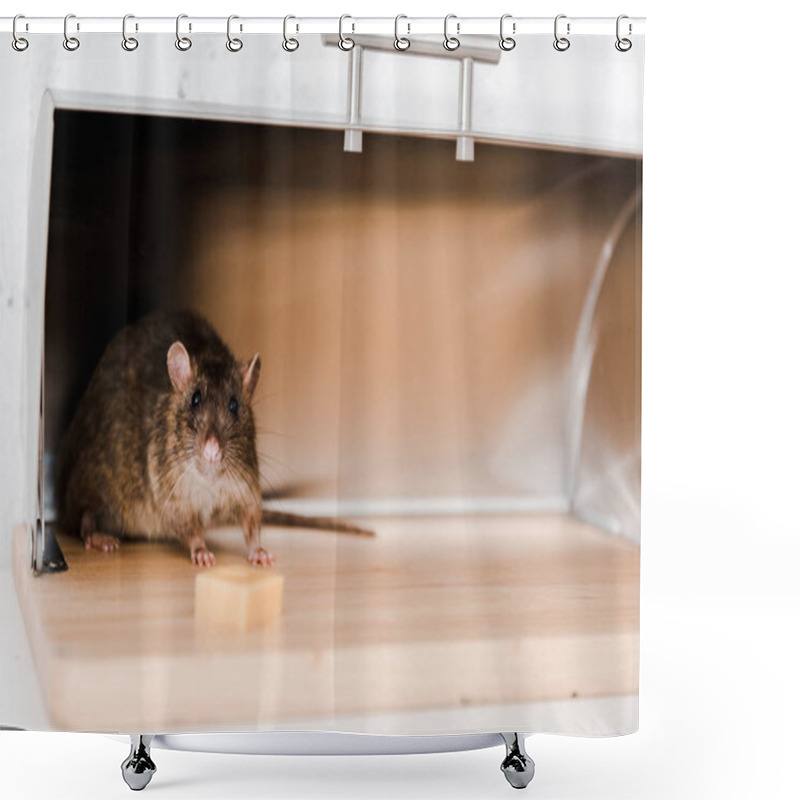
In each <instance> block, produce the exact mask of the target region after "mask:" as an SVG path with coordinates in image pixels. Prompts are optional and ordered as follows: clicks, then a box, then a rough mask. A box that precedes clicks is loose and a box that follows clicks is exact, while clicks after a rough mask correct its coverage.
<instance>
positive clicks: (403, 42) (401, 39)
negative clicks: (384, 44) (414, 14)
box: [394, 14, 411, 52]
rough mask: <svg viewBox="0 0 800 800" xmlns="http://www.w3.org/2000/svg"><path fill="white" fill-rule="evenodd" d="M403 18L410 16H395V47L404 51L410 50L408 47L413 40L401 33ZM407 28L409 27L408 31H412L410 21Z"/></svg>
mask: <svg viewBox="0 0 800 800" xmlns="http://www.w3.org/2000/svg"><path fill="white" fill-rule="evenodd" d="M401 19H408V17H407V16H406V15H405V14H398V15H397V16H396V17H395V18H394V49H395V50H400V51H401V52H402V51H403V50H408V48H409V47H411V41H410V40H409V39H407V38H406V37H405V36H401V35H400V20H401ZM406 28H407V29H408V32H409V33H411V26H410V25H409V24H408V23H406Z"/></svg>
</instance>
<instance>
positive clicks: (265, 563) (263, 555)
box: [247, 547, 275, 567]
mask: <svg viewBox="0 0 800 800" xmlns="http://www.w3.org/2000/svg"><path fill="white" fill-rule="evenodd" d="M247 560H248V561H249V562H250V563H251V564H252V565H253V566H254V567H271V566H272V565H273V564H274V563H275V556H273V555H272V553H270V552H269V550H265V549H264V548H263V547H257V548H255V549H254V550H251V551H250V553H249V554H248V556H247Z"/></svg>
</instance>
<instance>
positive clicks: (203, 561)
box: [192, 547, 216, 567]
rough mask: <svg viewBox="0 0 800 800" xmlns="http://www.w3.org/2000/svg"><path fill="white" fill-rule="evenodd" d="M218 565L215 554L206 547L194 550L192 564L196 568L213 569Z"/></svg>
mask: <svg viewBox="0 0 800 800" xmlns="http://www.w3.org/2000/svg"><path fill="white" fill-rule="evenodd" d="M215 563H216V559H215V558H214V554H213V553H212V552H211V551H210V550H208V549H207V548H205V547H199V548H198V549H197V550H192V564H194V565H195V566H196V567H213V566H214V564H215Z"/></svg>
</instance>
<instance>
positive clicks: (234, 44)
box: [225, 14, 243, 53]
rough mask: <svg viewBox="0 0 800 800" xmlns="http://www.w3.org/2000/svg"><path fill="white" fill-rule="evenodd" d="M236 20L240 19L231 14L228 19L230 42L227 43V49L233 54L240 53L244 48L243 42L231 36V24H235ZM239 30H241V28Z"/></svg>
mask: <svg viewBox="0 0 800 800" xmlns="http://www.w3.org/2000/svg"><path fill="white" fill-rule="evenodd" d="M235 19H239V17H237V16H236V14H231V15H230V16H229V17H228V41H227V42H225V47H227V48H228V50H230V51H231V53H238V52H239V51H240V50H241V49H242V47H243V44H242V40H241V39H237V38H236V37H234V36H232V35H231V22H233V21H234V20H235ZM239 30H241V27H240V28H239Z"/></svg>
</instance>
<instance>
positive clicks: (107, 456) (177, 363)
mask: <svg viewBox="0 0 800 800" xmlns="http://www.w3.org/2000/svg"><path fill="white" fill-rule="evenodd" d="M260 370H261V358H260V356H259V354H258V353H256V354H254V355H253V356H251V357H250V358H249V359H246V360H243V361H238V360H237V359H236V358H235V357H234V355H233V354H232V352H231V350H230V349H229V348H228V346H227V345H226V344H225V343H224V342H223V341H222V339H221V338H220V336H219V334H218V333H217V332H216V330H215V329H214V328H213V327H212V325H211V323H209V322H208V320H207V319H205V318H204V317H203V316H202V315H200V314H198V313H196V312H194V311H169V312H168V311H161V312H155V313H153V314H150V315H148V316H145V317H142V318H141V319H139V320H137V321H136V322H134V323H132V324H130V325H128V326H126V327H124V328H122V329H121V330H120V331H118V332H117V333H116V334H115V335H114V337H113V338H112V339H111V341H110V342H109V344H108V345H107V347H106V349H105V351H104V352H103V355H102V356H101V358H100V360H99V362H98V363H97V366H96V367H95V369H94V372H93V373H92V376H91V378H90V380H89V383H88V385H87V388H86V390H85V392H84V394H83V396H82V397H81V399H80V402H79V403H78V407H77V409H76V411H75V414H74V416H73V417H72V420H71V422H70V424H69V426H68V428H67V431H66V433H65V434H64V437H63V438H62V441H61V444H60V447H59V452H58V458H57V468H56V496H57V508H58V520H59V525H60V527H61V528H62V530H64V531H65V532H66V533H68V534H73V535H77V536H80V538H81V539H82V540H83V543H84V545H85V546H86V548H87V549H90V550H99V551H102V552H113V551H116V550H117V549H118V548H119V547H120V540H121V539H124V538H140V539H141V538H146V539H162V540H163V539H174V540H178V541H179V542H182V543H183V544H184V545H185V546H186V548H187V549H188V551H189V555H190V557H191V561H192V563H193V564H194V565H195V566H198V567H211V566H213V565H214V564H215V557H214V554H213V553H212V552H211V551H210V550H209V548H208V546H207V545H206V542H205V537H204V534H205V532H206V531H207V530H208V528H209V527H210V526H211V525H215V524H225V523H234V524H238V525H241V527H242V532H243V534H244V540H245V544H246V547H247V559H248V560H249V562H250V563H251V564H252V565H254V566H256V567H268V566H271V565H272V564H274V563H275V557H274V556H273V555H272V553H270V552H269V550H267V549H266V548H264V547H262V546H261V525H262V523H265V524H270V523H272V524H278V525H292V526H302V527H310V528H323V529H329V530H332V531H336V532H342V533H353V534H359V535H367V536H372V535H374V534H373V532H372V531H369V530H366V529H364V528H360V527H359V526H356V525H351V524H349V523H347V522H345V521H343V520H340V519H338V518H336V517H308V516H304V515H300V514H289V513H285V512H278V511H270V510H266V511H265V510H263V503H262V492H261V481H260V472H259V462H258V454H257V450H256V427H255V418H254V414H253V396H254V392H255V389H256V385H257V384H258V378H259V374H260Z"/></svg>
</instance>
